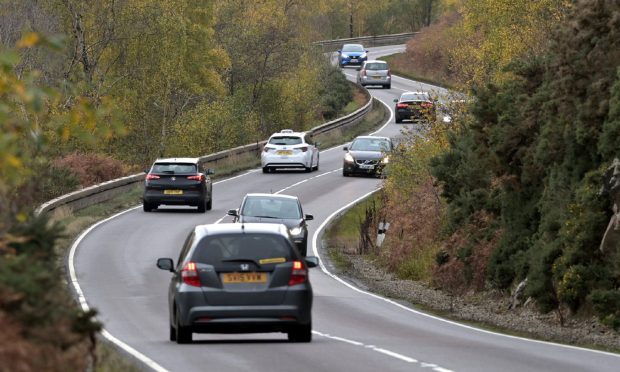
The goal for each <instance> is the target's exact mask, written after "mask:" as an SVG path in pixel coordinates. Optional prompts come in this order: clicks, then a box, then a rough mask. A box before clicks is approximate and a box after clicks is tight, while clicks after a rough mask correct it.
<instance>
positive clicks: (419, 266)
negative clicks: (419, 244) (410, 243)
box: [396, 246, 439, 281]
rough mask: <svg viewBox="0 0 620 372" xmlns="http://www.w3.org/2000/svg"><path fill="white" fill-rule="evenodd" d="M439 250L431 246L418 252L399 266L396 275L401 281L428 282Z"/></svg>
mask: <svg viewBox="0 0 620 372" xmlns="http://www.w3.org/2000/svg"><path fill="white" fill-rule="evenodd" d="M438 249H439V248H438V247H435V246H429V247H424V248H423V249H420V250H416V251H415V252H414V253H413V254H410V255H409V256H408V257H407V258H406V259H405V260H403V261H402V262H401V263H400V264H399V265H398V267H397V268H396V275H398V277H399V278H400V279H407V280H420V281H428V280H429V279H430V277H431V271H432V267H433V264H434V263H435V256H436V255H437V250H438Z"/></svg>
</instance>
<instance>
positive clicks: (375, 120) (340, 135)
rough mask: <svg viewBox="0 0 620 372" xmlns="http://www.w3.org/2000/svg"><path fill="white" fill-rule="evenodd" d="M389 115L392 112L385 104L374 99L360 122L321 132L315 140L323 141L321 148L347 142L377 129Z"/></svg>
mask: <svg viewBox="0 0 620 372" xmlns="http://www.w3.org/2000/svg"><path fill="white" fill-rule="evenodd" d="M389 117H390V113H389V111H388V110H387V109H386V107H385V105H383V104H382V103H381V102H378V101H377V100H374V101H373V104H372V108H371V110H370V112H369V113H368V114H367V115H366V117H365V118H364V120H362V121H361V122H360V123H358V124H356V125H352V126H349V127H346V128H338V129H334V130H332V131H330V132H327V133H323V134H319V135H317V136H315V141H317V142H320V143H321V146H320V148H321V149H327V148H330V147H333V146H336V145H339V144H342V143H345V142H349V141H351V140H352V139H353V138H355V137H357V136H360V135H363V134H367V133H370V132H372V131H373V130H376V129H377V128H379V127H380V126H381V125H382V124H383V123H385V121H386V120H387V119H388V118H389Z"/></svg>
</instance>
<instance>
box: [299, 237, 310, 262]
mask: <svg viewBox="0 0 620 372" xmlns="http://www.w3.org/2000/svg"><path fill="white" fill-rule="evenodd" d="M299 254H301V255H302V256H303V257H306V256H307V255H308V237H307V236H306V237H305V238H304V241H303V242H301V244H300V245H299Z"/></svg>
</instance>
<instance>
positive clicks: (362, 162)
mask: <svg viewBox="0 0 620 372" xmlns="http://www.w3.org/2000/svg"><path fill="white" fill-rule="evenodd" d="M355 162H356V163H357V164H359V165H363V164H366V165H368V164H370V165H376V164H377V163H379V161H378V160H356V161H355Z"/></svg>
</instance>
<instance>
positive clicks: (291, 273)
mask: <svg viewBox="0 0 620 372" xmlns="http://www.w3.org/2000/svg"><path fill="white" fill-rule="evenodd" d="M317 265H318V258H317V257H306V258H305V259H304V258H302V257H301V256H300V255H299V252H298V251H297V250H296V249H295V247H294V244H293V242H292V241H291V238H290V234H289V231H288V229H287V227H286V226H284V225H281V224H256V223H245V224H241V223H224V224H211V225H199V226H196V227H195V228H194V229H193V230H192V231H191V233H190V234H189V235H188V237H187V239H186V241H185V244H184V245H183V248H182V249H181V254H180V256H179V259H178V261H177V264H176V266H175V265H174V263H173V261H172V259H171V258H159V259H158V260H157V267H159V268H160V269H162V270H167V271H170V272H172V273H173V276H172V279H171V281H170V286H169V289H168V304H169V312H170V341H176V342H177V343H180V344H183V343H190V342H191V341H192V334H193V333H194V332H196V333H256V332H260V333H263V332H283V333H287V334H288V339H289V341H293V342H310V341H311V340H312V317H311V308H312V297H313V295H312V287H311V286H310V281H309V279H308V268H310V267H316V266H317Z"/></svg>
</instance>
